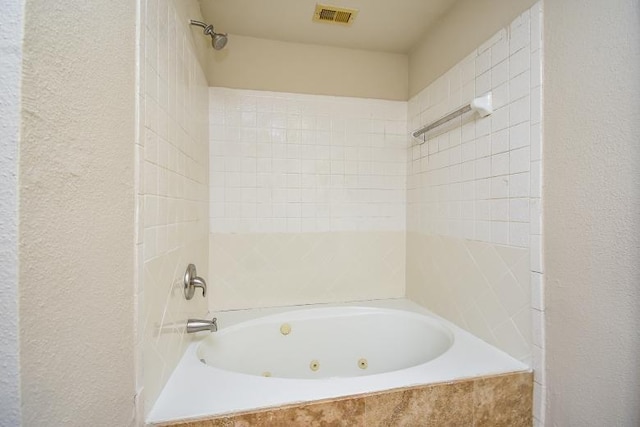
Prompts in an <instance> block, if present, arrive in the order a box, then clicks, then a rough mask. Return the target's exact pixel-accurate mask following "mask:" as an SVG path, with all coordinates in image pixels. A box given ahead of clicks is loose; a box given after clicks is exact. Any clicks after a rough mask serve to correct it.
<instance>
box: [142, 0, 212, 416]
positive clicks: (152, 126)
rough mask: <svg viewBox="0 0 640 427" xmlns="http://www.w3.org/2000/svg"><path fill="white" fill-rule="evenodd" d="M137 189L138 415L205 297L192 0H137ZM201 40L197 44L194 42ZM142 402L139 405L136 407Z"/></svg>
mask: <svg viewBox="0 0 640 427" xmlns="http://www.w3.org/2000/svg"><path fill="white" fill-rule="evenodd" d="M139 11H140V15H139V19H140V20H141V22H140V26H139V28H140V29H141V32H140V34H139V62H138V67H139V69H138V81H139V85H138V88H139V105H138V114H139V119H138V122H139V123H140V129H139V137H138V145H137V146H136V149H137V162H138V166H137V168H138V172H139V176H138V179H137V183H138V192H137V201H138V209H137V210H138V212H137V213H138V218H137V222H138V251H137V254H138V255H137V256H138V259H137V264H138V273H137V280H138V293H137V299H138V303H137V307H138V321H137V325H138V330H137V339H138V341H137V352H138V359H137V368H136V372H137V374H138V378H137V389H138V396H137V399H138V407H137V410H138V411H139V414H138V418H139V419H141V420H142V419H144V415H143V414H142V412H143V411H146V412H148V411H149V410H150V409H151V407H152V405H153V403H154V402H155V400H156V398H157V396H158V394H159V393H160V391H161V390H162V387H163V386H164V385H165V383H166V381H167V379H168V378H169V375H171V372H172V371H173V369H174V368H175V366H176V364H177V363H178V360H179V359H180V357H181V356H182V354H183V353H184V349H185V348H186V345H187V344H188V343H189V340H188V339H187V337H186V336H185V333H184V321H185V319H187V318H188V317H198V316H202V315H204V314H206V312H207V304H206V299H205V298H202V297H201V296H196V297H195V298H194V299H193V300H192V301H186V300H185V298H184V294H183V291H182V286H183V285H182V277H183V275H184V270H185V268H186V266H187V264H189V263H195V264H196V265H197V266H198V274H200V275H202V276H204V277H207V269H208V239H207V235H208V234H209V222H208V215H209V212H208V209H209V206H208V203H207V200H208V192H209V188H208V182H209V176H208V173H209V162H208V160H209V144H208V128H207V121H208V117H207V112H208V110H207V103H208V100H207V98H208V97H207V82H206V80H205V77H204V73H203V71H202V68H201V65H200V63H199V61H198V57H197V55H196V51H197V49H198V45H197V43H198V42H200V43H206V41H205V40H204V38H203V39H202V40H200V39H194V38H192V30H191V28H189V27H188V26H187V25H186V22H187V17H189V16H190V17H192V18H193V17H198V16H200V15H199V14H200V11H199V6H198V3H197V1H195V0H189V1H186V0H184V1H180V2H173V1H169V0H159V1H156V0H149V1H140V3H139ZM200 46H202V45H200ZM143 403H145V404H144V409H143V408H142V406H143Z"/></svg>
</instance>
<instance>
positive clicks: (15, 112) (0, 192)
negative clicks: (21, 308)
mask: <svg viewBox="0 0 640 427" xmlns="http://www.w3.org/2000/svg"><path fill="white" fill-rule="evenodd" d="M22 8H23V2H22V1H21V0H10V1H5V2H3V4H2V13H1V14H0V371H2V375H1V376H0V414H2V415H1V418H2V423H6V425H7V426H18V425H20V354H19V340H18V176H17V175H18V141H19V138H20V128H19V126H20V73H21V69H22V23H23V21H22V19H23V10H22Z"/></svg>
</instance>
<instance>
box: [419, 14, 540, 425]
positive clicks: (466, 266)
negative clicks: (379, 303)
mask: <svg viewBox="0 0 640 427" xmlns="http://www.w3.org/2000/svg"><path fill="white" fill-rule="evenodd" d="M541 18H542V8H541V4H540V3H538V4H536V5H535V6H534V7H533V8H531V9H530V10H527V11H526V12H524V13H523V14H522V15H520V16H519V17H518V18H516V19H515V20H514V21H513V22H512V23H511V25H509V26H508V27H507V28H505V29H503V30H501V31H499V32H498V33H496V34H495V35H494V36H493V37H491V38H490V39H489V40H487V41H486V42H485V43H482V44H481V45H480V46H479V47H478V48H477V49H476V50H474V51H473V52H471V53H470V54H469V55H468V56H467V57H466V58H464V59H463V60H462V61H461V62H460V63H458V64H457V65H456V66H454V67H453V68H452V69H450V70H449V71H448V72H447V73H445V74H444V75H443V76H441V77H440V78H439V79H438V80H436V81H435V82H434V83H432V84H431V85H430V86H429V87H427V88H425V89H424V90H423V91H422V92H420V93H419V94H418V95H416V96H415V97H413V98H411V99H410V100H409V105H408V111H409V112H408V120H409V122H408V129H409V130H410V131H413V130H416V129H418V128H420V127H422V126H423V125H424V124H425V123H428V122H431V121H433V120H435V119H438V118H440V117H442V116H443V115H445V114H446V113H448V112H450V111H452V110H455V109H457V108H458V107H460V106H462V105H464V104H466V103H469V101H470V100H471V99H473V97H474V96H479V95H483V94H485V93H487V92H489V91H491V92H492V95H493V103H494V112H493V114H492V115H490V116H488V117H486V118H478V117H477V116H475V115H473V114H466V115H464V116H462V117H461V118H460V119H457V120H456V121H454V122H452V123H450V124H449V125H447V126H445V127H444V128H443V129H442V128H441V129H440V131H439V132H438V133H431V134H428V138H425V140H416V139H413V138H412V141H411V143H410V146H409V148H408V159H407V161H408V166H407V172H408V181H407V230H408V234H407V295H408V297H410V298H411V299H413V300H415V301H417V302H420V303H421V304H423V305H424V306H426V307H428V308H430V309H432V310H434V311H435V312H437V313H438V314H440V315H443V316H444V317H446V318H449V319H450V320H452V321H454V322H456V323H457V324H459V325H460V326H462V327H464V328H466V329H468V330H470V331H472V332H473V333H474V334H476V335H477V336H479V337H480V338H483V339H484V340H485V341H488V342H490V343H493V344H494V345H496V346H497V347H498V348H501V349H502V350H504V351H506V352H508V353H510V354H511V355H512V356H514V357H517V358H519V359H521V360H523V361H525V362H528V363H532V364H533V366H534V368H535V369H536V374H535V382H536V384H535V395H536V408H535V414H536V422H537V423H540V424H542V423H543V422H544V420H543V417H544V408H542V407H541V405H542V403H543V402H544V398H543V392H544V370H543V365H544V363H543V361H544V360H543V359H544V349H543V343H544V339H543V337H544V328H543V322H542V319H543V316H542V314H543V313H542V311H543V310H544V307H543V305H542V304H543V303H542V289H543V288H542V282H543V281H542V273H543V270H542V265H541V259H542V258H541V234H542V222H541V159H542V156H541V154H542V152H541V150H542V141H541V124H542V117H541V96H542V90H541V89H542V88H541V86H542V84H541V64H540V61H541V60H540V58H541V55H540V51H541V31H540V28H541Z"/></svg>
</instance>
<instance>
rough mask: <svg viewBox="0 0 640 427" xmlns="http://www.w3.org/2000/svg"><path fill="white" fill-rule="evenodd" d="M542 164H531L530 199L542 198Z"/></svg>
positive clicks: (538, 162)
mask: <svg viewBox="0 0 640 427" xmlns="http://www.w3.org/2000/svg"><path fill="white" fill-rule="evenodd" d="M541 175H542V162H541V161H535V162H531V197H536V198H541V197H542V176H541Z"/></svg>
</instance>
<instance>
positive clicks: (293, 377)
mask: <svg viewBox="0 0 640 427" xmlns="http://www.w3.org/2000/svg"><path fill="white" fill-rule="evenodd" d="M217 317H218V327H219V332H217V333H213V334H209V333H201V335H199V337H198V339H196V340H194V342H193V343H192V344H191V345H190V346H189V347H188V349H187V351H186V352H185V354H184V356H183V357H182V359H181V361H180V363H179V364H178V366H177V368H176V369H175V371H174V372H173V374H172V376H171V378H170V379H169V381H168V383H167V385H166V386H165V388H164V390H163V391H162V393H161V395H160V397H159V398H158V400H157V402H156V404H155V406H154V408H153V409H152V410H151V412H150V414H149V416H148V419H147V421H148V422H149V423H157V422H163V421H170V420H177V419H187V418H200V417H206V416H216V415H221V414H226V413H231V412H238V411H247V410H251V409H258V408H265V407H270V406H280V405H283V404H291V403H297V402H307V401H312V400H318V399H326V398H332V397H340V396H348V395H354V394H362V393H370V392H375V391H381V390H387V389H393V388H399V387H407V386H413V385H420V384H429V383H436V382H445V381H453V380H458V379H462V378H471V377H476V376H483V375H495V374H500V373H506V372H517V371H525V370H528V369H529V368H528V367H527V366H526V365H524V364H523V363H521V362H519V361H517V360H515V359H513V358H512V357H510V356H508V355H507V354H505V353H503V352H501V351H500V350H497V349H496V348H494V347H492V346H490V345H488V344H486V343H485V342H483V341H481V340H479V339H478V338H476V337H474V336H472V335H471V334H469V333H467V332H465V331H463V330H462V329H460V328H458V327H457V326H455V325H453V324H452V323H450V322H448V321H446V320H444V319H442V318H439V317H438V316H435V315H434V314H432V313H431V312H429V311H428V310H426V309H424V308H422V307H420V306H418V305H416V304H414V303H412V302H411V301H408V300H406V299H397V300H386V301H369V302H362V303H356V304H334V305H315V306H304V307H286V308H275V309H273V308H272V309H257V310H242V311H230V312H223V313H218V315H217Z"/></svg>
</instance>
